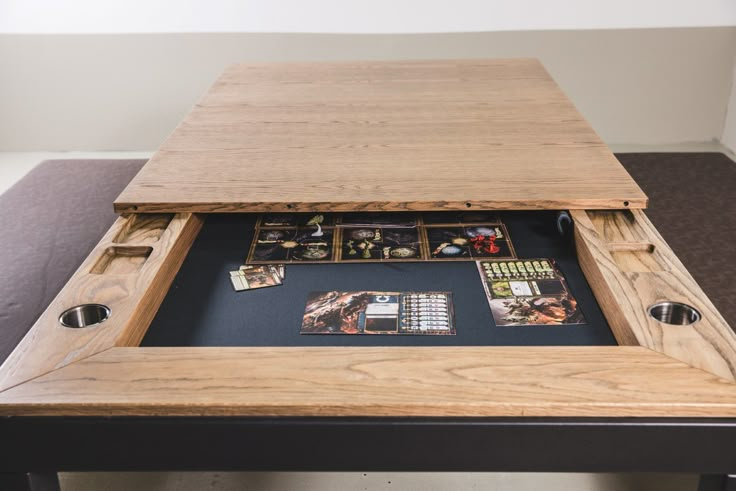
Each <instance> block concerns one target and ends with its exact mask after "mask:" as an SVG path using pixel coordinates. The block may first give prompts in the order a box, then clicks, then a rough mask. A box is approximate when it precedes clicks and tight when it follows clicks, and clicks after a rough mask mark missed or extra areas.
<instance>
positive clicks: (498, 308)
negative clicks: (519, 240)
mask: <svg viewBox="0 0 736 491" xmlns="http://www.w3.org/2000/svg"><path fill="white" fill-rule="evenodd" d="M477 264H478V271H479V272H480V276H481V280H482V281H483V287H484V289H485V291H486V297H487V298H488V305H489V306H490V307H491V313H492V314H493V320H494V321H495V322H496V325H497V326H540V325H562V324H586V322H585V318H584V317H583V313H582V312H581V311H580V307H579V306H578V303H577V301H576V300H575V298H574V297H573V296H572V294H571V293H570V290H569V289H568V286H567V282H566V281H565V278H564V276H562V273H560V271H559V269H558V268H557V266H556V264H555V262H554V261H553V260H551V259H519V260H514V261H478V262H477Z"/></svg>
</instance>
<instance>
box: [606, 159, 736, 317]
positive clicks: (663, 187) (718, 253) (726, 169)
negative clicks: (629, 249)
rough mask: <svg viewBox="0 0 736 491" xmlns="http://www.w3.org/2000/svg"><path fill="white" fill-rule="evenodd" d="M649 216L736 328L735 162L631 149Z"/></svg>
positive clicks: (629, 165)
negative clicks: (641, 151)
mask: <svg viewBox="0 0 736 491" xmlns="http://www.w3.org/2000/svg"><path fill="white" fill-rule="evenodd" d="M617 157H618V159H619V160H620V161H621V163H622V164H623V165H624V167H626V169H627V170H628V171H629V172H630V173H631V175H632V177H633V178H634V179H635V180H636V182H638V183H639V186H641V188H642V189H643V190H644V192H645V193H646V194H647V195H648V196H649V209H648V210H647V216H649V218H650V219H651V220H652V222H653V223H654V225H655V226H656V227H657V229H658V230H659V232H660V233H661V234H662V236H663V237H664V238H665V240H666V241H667V243H668V244H669V245H670V247H672V250H673V251H675V254H677V256H678V257H679V258H680V260H681V261H682V262H683V263H684V264H685V267H686V268H687V269H688V270H689V271H690V273H691V274H692V275H693V277H694V278H695V280H696V281H697V282H698V284H699V285H700V286H701V287H702V288H703V290H704V291H705V293H706V294H707V295H708V297H710V299H711V300H712V301H713V303H714V304H715V306H716V307H717V308H718V309H719V310H720V312H721V314H723V317H725V319H726V321H728V323H729V324H730V325H731V327H732V328H736V163H735V162H733V161H732V160H731V159H729V158H728V157H727V156H725V155H723V154H721V153H628V154H626V153H625V154H618V155H617Z"/></svg>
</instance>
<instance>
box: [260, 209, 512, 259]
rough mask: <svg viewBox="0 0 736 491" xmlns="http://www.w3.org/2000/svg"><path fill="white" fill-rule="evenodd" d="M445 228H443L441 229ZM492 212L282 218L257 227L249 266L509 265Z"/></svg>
mask: <svg viewBox="0 0 736 491" xmlns="http://www.w3.org/2000/svg"><path fill="white" fill-rule="evenodd" d="M443 222H444V223H443ZM514 258H516V253H515V251H514V246H513V244H512V242H511V238H510V237H509V233H508V230H507V229H506V226H505V225H504V224H503V222H501V220H500V219H499V217H498V215H497V214H495V213H493V212H456V213H396V214H394V213H364V214H363V213H345V214H339V213H338V214H321V213H311V214H310V213H292V214H289V213H284V214H264V215H262V216H261V217H260V218H259V220H258V221H257V223H256V231H255V235H254V239H253V241H252V243H251V247H250V250H249V253H248V257H247V260H246V262H247V263H248V264H273V263H287V264H297V263H324V262H405V261H458V260H459V261H475V260H479V259H514Z"/></svg>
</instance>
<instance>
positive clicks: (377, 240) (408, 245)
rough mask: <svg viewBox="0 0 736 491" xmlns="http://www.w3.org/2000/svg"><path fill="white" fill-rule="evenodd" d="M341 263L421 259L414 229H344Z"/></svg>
mask: <svg viewBox="0 0 736 491" xmlns="http://www.w3.org/2000/svg"><path fill="white" fill-rule="evenodd" d="M341 233H342V245H341V249H340V257H339V260H340V261H358V262H360V261H406V260H418V259H422V248H421V241H420V238H419V229H417V228H379V227H372V228H369V227H356V228H343V229H341Z"/></svg>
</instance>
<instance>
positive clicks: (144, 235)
mask: <svg viewBox="0 0 736 491" xmlns="http://www.w3.org/2000/svg"><path fill="white" fill-rule="evenodd" d="M202 223H203V218H202V217H201V216H199V215H193V214H190V213H178V214H155V215H127V216H121V217H119V218H118V219H117V220H116V221H115V222H114V223H113V225H112V226H111V227H110V229H109V230H108V231H107V233H106V234H105V235H104V237H103V238H102V239H101V240H100V242H99V243H98V244H97V245H96V246H95V248H94V249H93V250H92V252H91V253H90V254H89V256H87V259H85V261H84V262H83V263H82V265H81V266H80V267H79V269H78V270H77V271H76V272H75V273H74V275H72V277H71V279H70V280H69V281H68V282H67V284H66V285H65V286H64V288H63V289H62V291H61V292H60V293H59V294H58V295H57V296H56V298H55V299H54V300H53V301H52V302H51V304H50V305H49V306H48V307H47V308H46V311H45V312H44V313H43V314H41V317H39V319H38V320H37V321H36V323H35V324H34V325H33V327H31V329H30V330H29V332H28V333H27V334H26V336H25V337H24V338H23V339H22V340H21V342H20V343H19V344H18V346H17V347H16V348H15V350H14V351H13V352H12V353H11V354H10V356H9V357H8V359H7V360H5V362H4V363H3V365H2V367H0V391H2V390H4V389H7V388H9V387H13V386H16V385H18V384H21V383H23V382H25V381H27V380H30V379H33V378H36V377H38V376H40V375H43V374H45V373H48V372H51V371H54V370H56V369H59V368H61V367H64V366H67V365H69V364H70V363H74V362H75V361H78V360H82V359H84V358H87V357H89V356H91V355H94V354H96V353H100V352H102V351H105V350H107V349H110V348H112V347H114V346H136V345H137V344H138V343H140V340H141V339H142V338H143V335H144V334H145V332H146V329H148V325H149V324H150V322H151V320H152V319H153V316H154V315H155V313H156V311H157V310H158V307H159V306H160V304H161V302H162V301H163V298H164V296H165V295H166V292H167V291H168V288H169V285H170V284H171V281H172V280H173V279H174V276H175V275H176V273H177V271H178V269H179V267H180V265H181V263H182V262H183V260H184V258H185V256H186V254H187V252H188V250H189V247H190V246H191V244H192V243H193V241H194V239H195V237H196V236H197V233H198V232H199V229H200V228H201V225H202ZM82 306H89V307H83V308H82ZM76 307H79V308H77V309H76V310H75V308H76ZM66 312H68V314H66V315H63V314H64V313H66ZM86 323H88V324H90V325H87V326H84V325H82V324H86Z"/></svg>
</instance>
